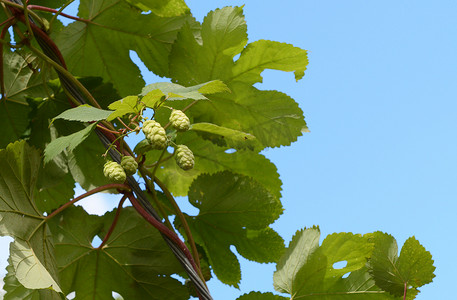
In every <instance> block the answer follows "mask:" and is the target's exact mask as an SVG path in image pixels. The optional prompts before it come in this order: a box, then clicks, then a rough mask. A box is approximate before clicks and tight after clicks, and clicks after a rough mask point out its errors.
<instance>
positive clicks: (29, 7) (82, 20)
mask: <svg viewBox="0 0 457 300" xmlns="http://www.w3.org/2000/svg"><path fill="white" fill-rule="evenodd" d="M27 8H28V9H34V10H41V11H46V12H50V13H55V14H58V15H61V16H63V17H65V18H68V19H72V20H75V21H80V22H84V23H92V22H91V21H90V20H86V19H81V18H78V17H75V16H72V15H68V14H66V13H63V12H60V11H58V10H55V9H52V8H49V7H45V6H40V5H33V4H32V5H29V6H27Z"/></svg>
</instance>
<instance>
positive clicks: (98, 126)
mask: <svg viewBox="0 0 457 300" xmlns="http://www.w3.org/2000/svg"><path fill="white" fill-rule="evenodd" d="M97 128H100V129H101V130H103V131H106V132H110V133H112V134H119V132H117V131H114V130H110V129H108V128H106V127H105V126H102V125H99V124H97Z"/></svg>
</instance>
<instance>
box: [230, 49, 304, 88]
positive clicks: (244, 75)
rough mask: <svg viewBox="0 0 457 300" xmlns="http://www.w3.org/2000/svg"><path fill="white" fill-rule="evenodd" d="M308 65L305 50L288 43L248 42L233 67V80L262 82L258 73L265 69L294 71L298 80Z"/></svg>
mask: <svg viewBox="0 0 457 300" xmlns="http://www.w3.org/2000/svg"><path fill="white" fill-rule="evenodd" d="M307 65H308V56H307V52H306V50H302V49H300V48H297V47H294V46H292V45H290V44H286V43H279V42H273V41H267V40H260V41H255V42H253V43H250V44H249V45H248V46H247V47H246V49H244V50H243V52H242V54H241V56H240V58H239V59H238V60H237V61H236V63H235V67H234V68H233V78H232V80H234V81H241V82H244V83H249V84H254V83H257V82H262V76H261V75H260V74H261V73H262V72H263V71H264V70H265V69H274V70H280V71H286V72H291V71H294V72H295V80H296V81H298V80H300V79H301V78H303V76H304V75H305V70H306V66H307Z"/></svg>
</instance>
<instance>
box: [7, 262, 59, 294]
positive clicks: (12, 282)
mask: <svg viewBox="0 0 457 300" xmlns="http://www.w3.org/2000/svg"><path fill="white" fill-rule="evenodd" d="M6 272H7V274H6V276H5V277H3V281H4V282H5V284H4V286H3V290H5V291H6V294H5V295H4V296H3V300H18V299H21V300H41V299H49V300H61V299H62V297H60V295H59V294H58V293H56V292H55V291H53V290H50V289H40V290H30V289H26V288H25V287H24V286H23V285H22V284H20V283H19V281H18V280H17V278H16V274H15V271H14V267H13V265H12V262H11V257H10V258H8V266H7V267H6Z"/></svg>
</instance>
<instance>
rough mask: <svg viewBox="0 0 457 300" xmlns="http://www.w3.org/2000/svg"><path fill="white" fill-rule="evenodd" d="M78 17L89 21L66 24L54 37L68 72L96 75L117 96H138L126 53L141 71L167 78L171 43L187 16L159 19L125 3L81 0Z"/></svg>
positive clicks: (133, 70) (138, 81)
mask: <svg viewBox="0 0 457 300" xmlns="http://www.w3.org/2000/svg"><path fill="white" fill-rule="evenodd" d="M78 16H79V17H81V18H84V19H88V20H90V22H88V23H82V22H75V23H72V24H70V25H69V26H67V27H66V28H65V29H64V30H63V31H62V32H60V33H59V35H58V36H57V38H56V43H57V45H58V46H59V47H60V49H61V51H62V53H63V56H64V58H65V59H66V62H67V65H68V67H69V70H70V71H71V72H72V73H73V74H75V75H82V76H91V75H92V76H94V75H96V76H101V77H103V78H104V79H106V80H108V81H109V82H112V83H113V84H114V86H115V87H116V89H117V90H118V91H119V93H120V94H121V96H127V95H132V94H135V93H136V94H137V93H138V92H139V91H140V90H141V88H142V87H143V86H144V82H143V79H142V78H141V75H140V70H139V68H138V67H137V66H136V65H135V64H134V63H133V62H132V60H131V59H130V56H129V51H130V50H133V51H136V52H137V54H138V56H139V57H140V59H141V60H142V61H143V62H144V64H145V65H146V67H148V68H149V69H150V70H151V71H153V72H154V73H156V74H157V75H160V76H167V75H168V54H169V51H170V44H171V43H172V42H173V41H174V40H175V38H176V34H177V31H178V30H179V29H180V28H181V26H182V24H183V23H184V22H185V21H186V20H190V19H189V17H188V15H182V16H173V17H159V16H157V15H156V14H154V13H150V14H141V11H139V10H138V9H136V8H134V7H131V6H130V5H129V4H128V3H127V2H126V1H120V0H108V1H103V2H100V1H95V0H82V1H81V2H80V5H79V12H78Z"/></svg>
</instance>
